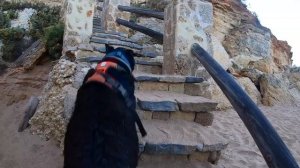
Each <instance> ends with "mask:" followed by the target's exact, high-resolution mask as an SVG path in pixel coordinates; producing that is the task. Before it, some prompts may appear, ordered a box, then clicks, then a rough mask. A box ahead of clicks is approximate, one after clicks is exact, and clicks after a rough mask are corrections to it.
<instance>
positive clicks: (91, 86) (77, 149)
mask: <svg viewBox="0 0 300 168" xmlns="http://www.w3.org/2000/svg"><path fill="white" fill-rule="evenodd" d="M107 50H108V54H107V55H106V56H105V57H104V59H103V60H102V61H101V62H100V63H99V64H98V66H97V68H96V69H91V70H89V72H88V73H87V75H86V76H85V79H84V81H83V85H82V86H81V88H80V89H79V90H78V93H77V100H76V104H75V111H74V113H73V115H72V117H71V119H70V122H69V124H68V127H67V133H66V136H65V149H64V156H65V160H64V167H65V168H132V167H136V166H137V161H138V152H139V148H138V136H137V131H136V127H135V123H137V124H138V126H139V128H140V131H141V133H142V135H143V136H144V135H145V134H146V132H145V130H144V129H143V127H142V125H141V122H140V120H139V118H138V117H137V114H136V112H135V104H136V103H135V102H136V101H135V96H134V78H133V77H132V73H131V72H132V70H133V68H134V58H133V56H132V53H130V52H128V51H126V50H125V49H123V48H118V49H112V48H110V47H107ZM107 64H113V66H111V67H108V68H106V69H105V66H106V65H107ZM116 65H117V66H116ZM102 66H103V67H104V68H103V69H102V71H101V72H99V69H101V68H102Z"/></svg>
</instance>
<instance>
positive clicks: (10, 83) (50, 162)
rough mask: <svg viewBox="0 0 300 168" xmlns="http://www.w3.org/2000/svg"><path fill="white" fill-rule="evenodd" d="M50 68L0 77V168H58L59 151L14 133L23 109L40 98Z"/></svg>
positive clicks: (24, 133)
mask: <svg viewBox="0 0 300 168" xmlns="http://www.w3.org/2000/svg"><path fill="white" fill-rule="evenodd" d="M51 67H52V64H50V63H47V64H46V65H42V66H37V67H36V68H35V69H34V70H33V71H30V72H29V73H22V72H17V73H12V72H9V73H12V75H9V76H7V74H4V75H2V76H0V93H1V96H0V168H48V167H49V168H58V167H61V165H62V161H63V159H62V155H61V151H60V150H59V149H58V148H57V147H56V145H55V144H54V143H53V142H51V141H44V140H42V139H41V138H39V137H38V136H34V135H31V134H30V133H29V132H28V130H27V131H25V132H23V133H18V132H17V129H18V125H19V123H20V121H21V119H22V117H23V114H22V113H23V112H24V106H25V105H26V103H27V101H28V99H29V98H30V96H32V95H36V96H38V95H40V94H41V91H42V89H43V86H44V85H45V83H46V81H47V76H48V73H49V71H50V70H51Z"/></svg>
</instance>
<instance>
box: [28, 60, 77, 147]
mask: <svg viewBox="0 0 300 168" xmlns="http://www.w3.org/2000/svg"><path fill="white" fill-rule="evenodd" d="M75 72H76V64H75V63H73V62H70V61H67V60H64V59H61V60H60V61H59V62H58V64H57V65H55V66H54V68H53V70H52V72H51V73H50V79H49V82H48V84H47V86H46V88H45V90H44V92H43V97H42V99H41V101H40V104H39V107H38V110H37V112H36V113H35V115H34V116H33V117H32V119H31V120H30V124H31V125H32V127H31V131H32V132H33V133H35V134H39V135H42V136H43V137H46V138H50V137H51V138H54V140H56V141H58V142H59V143H60V145H63V144H62V143H63V138H64V134H65V129H66V124H67V120H66V118H65V116H64V115H63V114H64V108H65V107H64V101H65V100H64V99H65V96H66V94H67V93H68V90H69V89H70V88H69V89H68V88H67V87H71V86H69V85H71V84H72V83H73V82H74V77H73V76H74V74H75ZM67 85H68V86H67Z"/></svg>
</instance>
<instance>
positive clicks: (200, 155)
mask: <svg viewBox="0 0 300 168" xmlns="http://www.w3.org/2000/svg"><path fill="white" fill-rule="evenodd" d="M209 156H210V152H194V153H192V154H191V155H189V160H191V161H195V160H196V161H200V162H207V161H208V158H209Z"/></svg>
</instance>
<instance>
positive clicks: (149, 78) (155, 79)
mask: <svg viewBox="0 0 300 168" xmlns="http://www.w3.org/2000/svg"><path fill="white" fill-rule="evenodd" d="M135 79H136V80H137V81H139V82H144V81H147V82H158V81H159V77H158V76H143V75H140V76H137V77H135Z"/></svg>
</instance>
